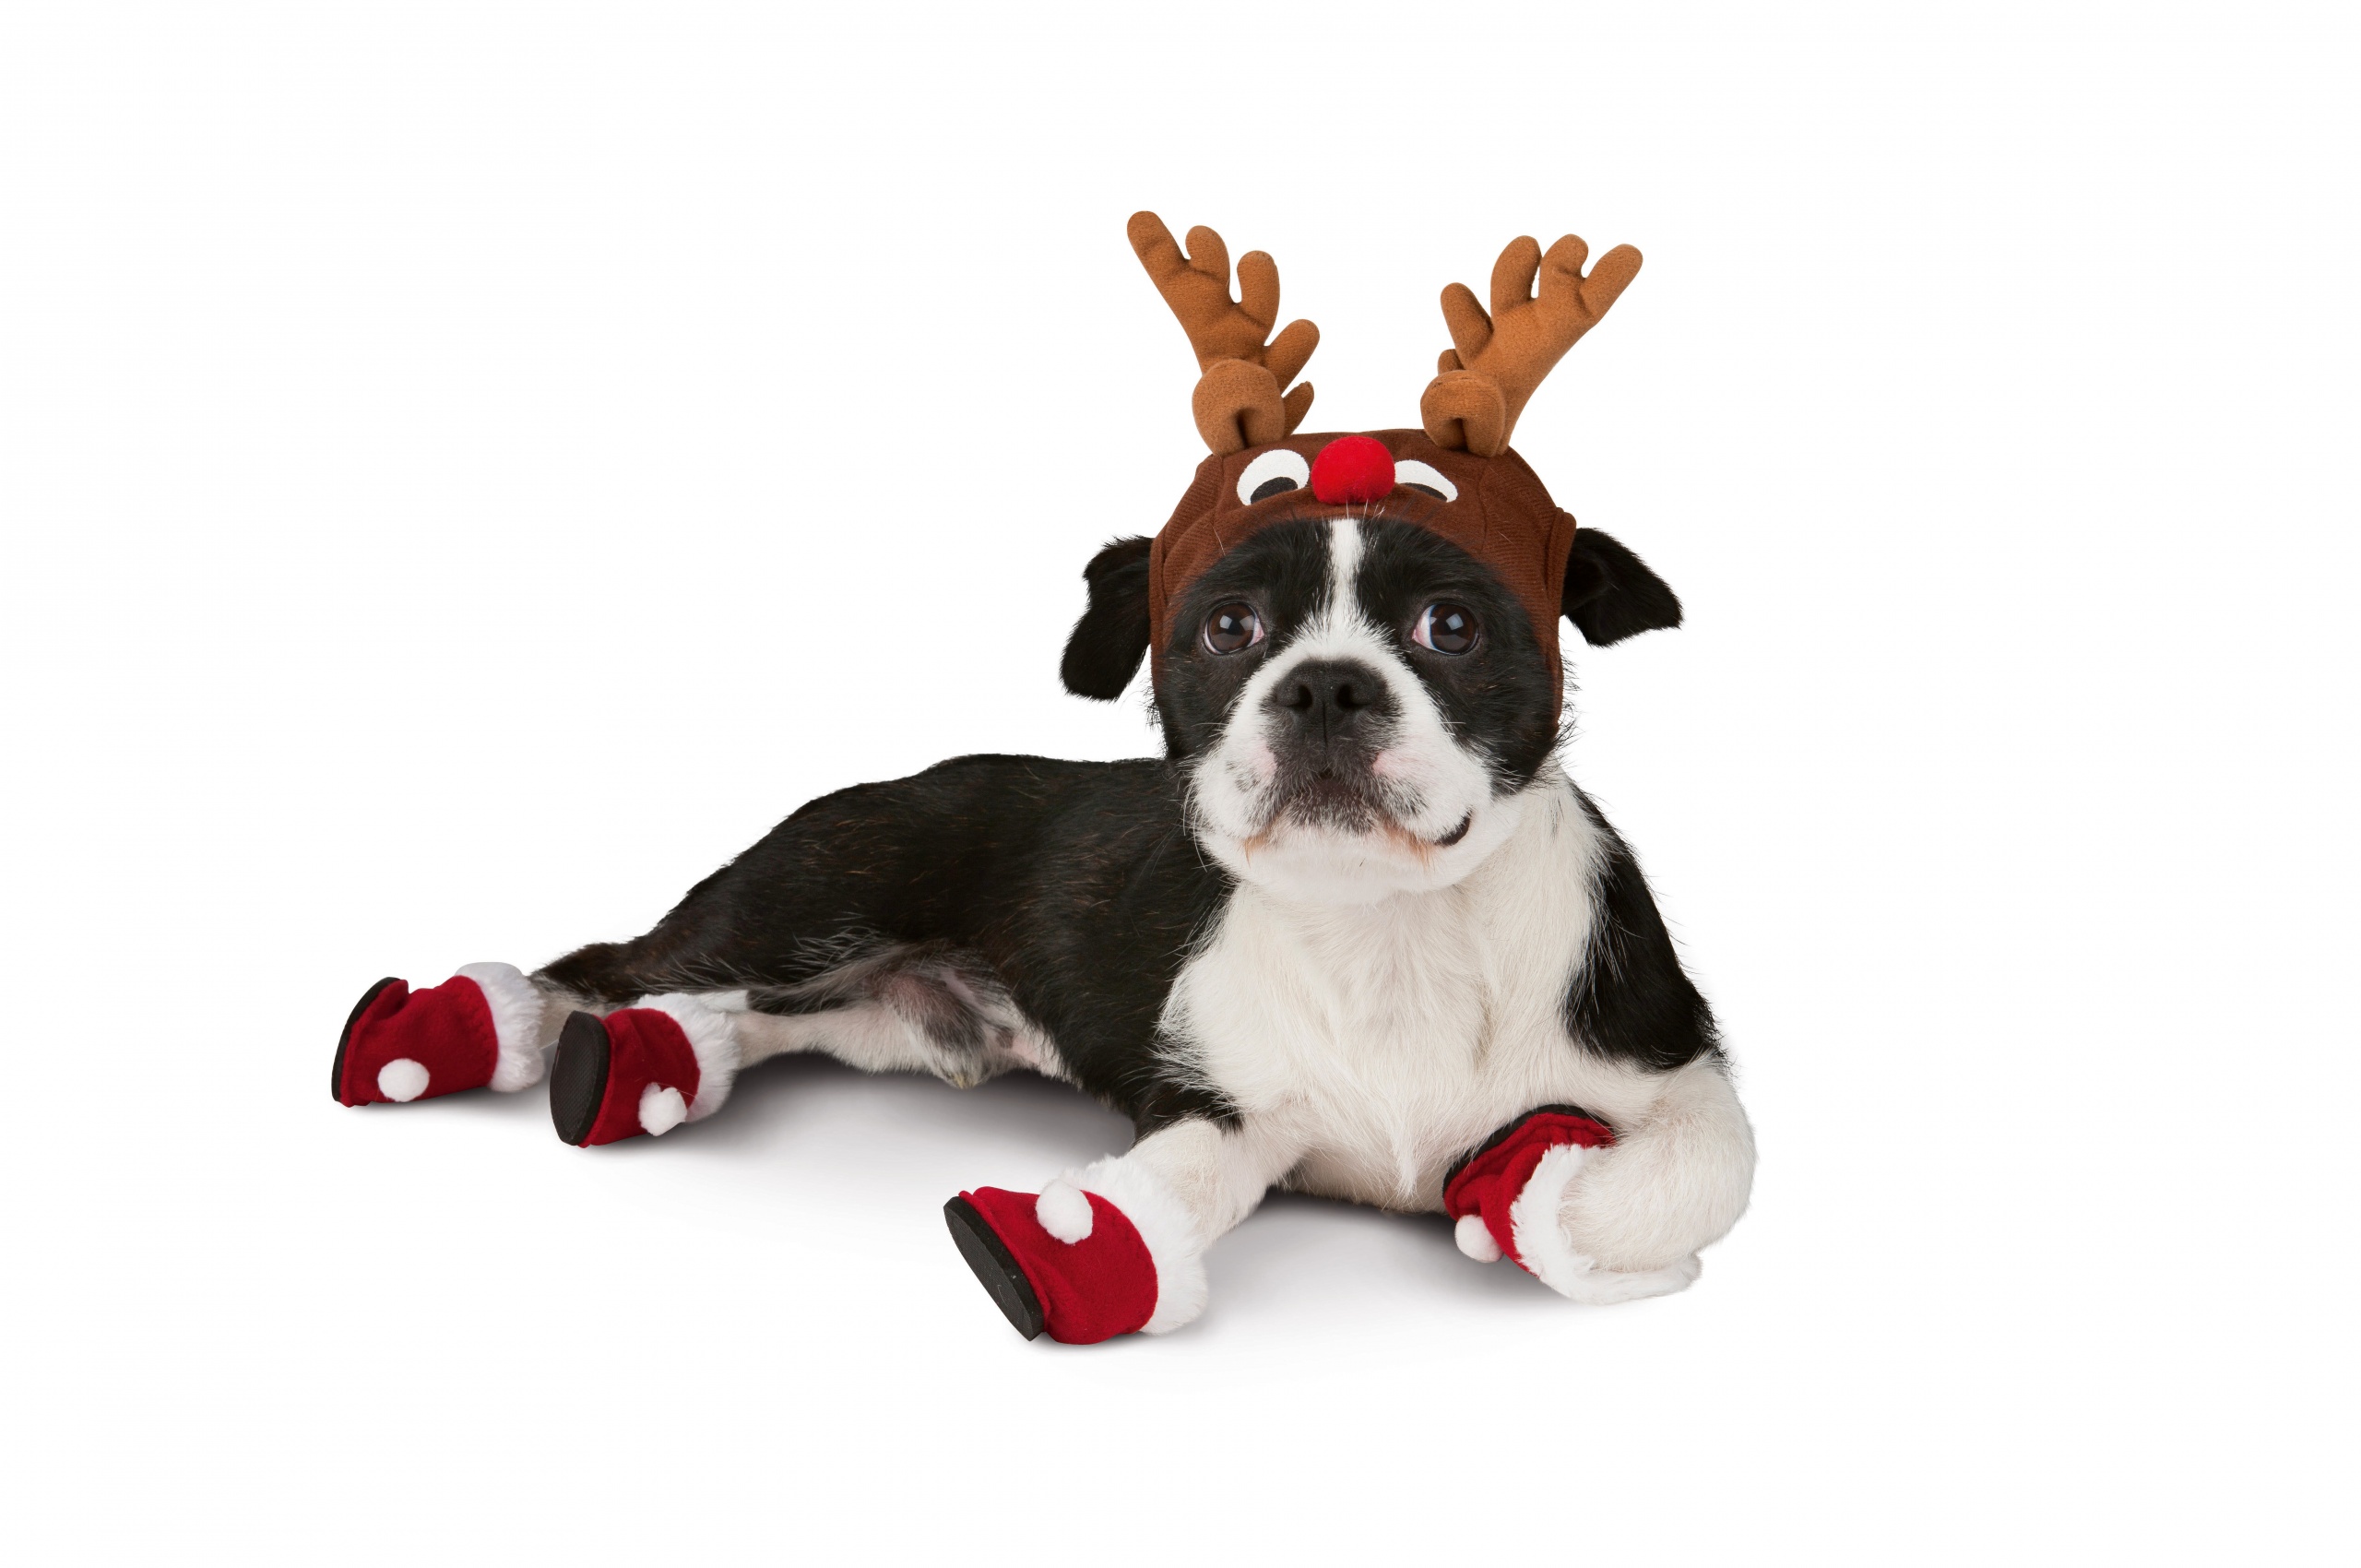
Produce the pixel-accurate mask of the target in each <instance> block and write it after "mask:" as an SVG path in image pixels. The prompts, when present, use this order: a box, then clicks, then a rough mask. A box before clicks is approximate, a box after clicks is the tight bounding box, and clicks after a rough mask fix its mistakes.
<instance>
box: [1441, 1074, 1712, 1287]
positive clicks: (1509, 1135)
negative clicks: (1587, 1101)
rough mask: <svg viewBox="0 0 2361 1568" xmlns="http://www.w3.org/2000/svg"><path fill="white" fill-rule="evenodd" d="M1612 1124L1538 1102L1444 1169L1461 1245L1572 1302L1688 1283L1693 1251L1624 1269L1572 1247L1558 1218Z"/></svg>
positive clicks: (1607, 1141)
mask: <svg viewBox="0 0 2361 1568" xmlns="http://www.w3.org/2000/svg"><path fill="white" fill-rule="evenodd" d="M1614 1142H1615V1133H1614V1130H1613V1129H1612V1128H1610V1127H1609V1126H1608V1124H1607V1123H1605V1122H1604V1121H1601V1120H1600V1119H1599V1118H1598V1117H1596V1116H1593V1115H1592V1114H1591V1113H1590V1112H1589V1111H1581V1110H1577V1109H1576V1108H1574V1107H1573V1106H1571V1105H1546V1106H1543V1107H1542V1108H1541V1109H1540V1110H1538V1111H1527V1112H1526V1113H1525V1115H1523V1116H1521V1117H1519V1118H1518V1119H1517V1120H1515V1121H1514V1122H1512V1123H1509V1124H1508V1125H1507V1126H1505V1127H1503V1128H1501V1130H1500V1131H1499V1132H1497V1133H1495V1134H1492V1135H1491V1137H1489V1139H1487V1140H1486V1141H1485V1143H1484V1146H1482V1147H1481V1148H1478V1149H1477V1151H1476V1152H1475V1153H1474V1154H1471V1155H1469V1156H1468V1157H1467V1158H1465V1159H1464V1160H1462V1161H1460V1163H1459V1164H1458V1165H1457V1166H1456V1167H1455V1168H1454V1169H1453V1170H1452V1172H1451V1175H1450V1176H1449V1177H1448V1178H1447V1179H1446V1180H1445V1181H1444V1182H1443V1188H1442V1207H1443V1212H1444V1213H1445V1214H1448V1215H1450V1216H1451V1217H1452V1218H1453V1219H1454V1220H1455V1221H1457V1222H1458V1224H1457V1229H1456V1230H1455V1231H1454V1233H1453V1234H1454V1236H1455V1237H1456V1239H1457V1241H1458V1242H1459V1250H1460V1251H1461V1252H1463V1253H1466V1254H1467V1255H1468V1256H1469V1257H1471V1258H1474V1259H1475V1260H1476V1261H1477V1262H1478V1263H1495V1262H1497V1261H1499V1260H1500V1259H1501V1258H1503V1257H1505V1258H1508V1259H1510V1260H1511V1261H1512V1262H1513V1263H1514V1264H1515V1265H1517V1266H1518V1267H1519V1268H1521V1269H1524V1270H1525V1272H1526V1273H1527V1274H1530V1275H1532V1276H1533V1277H1535V1278H1536V1279H1538V1280H1540V1281H1541V1283H1543V1284H1544V1285H1547V1286H1548V1287H1549V1289H1552V1290H1555V1291H1557V1292H1558V1294H1560V1296H1564V1297H1566V1298H1567V1299H1569V1300H1570V1301H1585V1302H1589V1303H1592V1304H1594V1305H1597V1306H1607V1305H1609V1304H1611V1303H1613V1302H1617V1301H1639V1300H1642V1299H1643V1298H1644V1297H1648V1296H1665V1295H1669V1294H1671V1293H1672V1292H1673V1291H1675V1290H1682V1289H1687V1288H1688V1287H1689V1286H1690V1285H1691V1283H1693V1282H1694V1281H1695V1280H1696V1278H1697V1270H1698V1265H1697V1255H1696V1254H1695V1253H1691V1254H1690V1255H1689V1256H1687V1257H1685V1258H1683V1259H1681V1260H1680V1261H1679V1262H1678V1263H1675V1264H1673V1265H1670V1266H1668V1267H1665V1268H1658V1269H1649V1270H1646V1271H1644V1272H1634V1273H1625V1272H1621V1271H1619V1270H1614V1269H1605V1268H1601V1267H1599V1266H1598V1264H1597V1262H1596V1259H1593V1258H1588V1257H1584V1255H1583V1254H1582V1253H1578V1252H1576V1251H1574V1248H1573V1243H1572V1241H1571V1240H1570V1239H1569V1238H1568V1236H1567V1234H1566V1228H1565V1223H1564V1221H1563V1219H1562V1218H1561V1217H1560V1210H1561V1209H1562V1208H1563V1206H1564V1204H1565V1199H1566V1192H1567V1189H1568V1188H1570V1187H1572V1185H1573V1182H1574V1177H1575V1176H1576V1175H1577V1174H1579V1173H1580V1172H1581V1170H1582V1169H1583V1166H1584V1163H1585V1162H1586V1161H1588V1160H1589V1158H1591V1156H1592V1154H1593V1153H1594V1152H1595V1151H1596V1150H1598V1149H1602V1148H1606V1147H1608V1146H1610V1145H1612V1144H1613V1143H1614Z"/></svg>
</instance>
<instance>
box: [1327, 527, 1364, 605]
mask: <svg viewBox="0 0 2361 1568" xmlns="http://www.w3.org/2000/svg"><path fill="white" fill-rule="evenodd" d="M1360 570H1361V526H1360V524H1359V523H1358V522H1355V521H1354V520H1353V519H1352V518H1350V517H1338V518H1337V519H1336V520H1335V522H1333V523H1330V524H1329V525H1328V620H1329V621H1330V622H1331V623H1332V624H1339V625H1344V624H1366V621H1365V618H1364V617H1363V616H1362V614H1361V596H1360V590H1359V589H1358V588H1357V587H1355V586H1354V582H1353V579H1354V578H1355V577H1358V576H1360Z"/></svg>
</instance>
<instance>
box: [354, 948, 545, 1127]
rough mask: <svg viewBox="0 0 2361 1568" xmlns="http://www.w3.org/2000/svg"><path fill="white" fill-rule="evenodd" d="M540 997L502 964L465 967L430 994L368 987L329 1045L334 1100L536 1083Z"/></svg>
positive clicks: (399, 1099)
mask: <svg viewBox="0 0 2361 1568" xmlns="http://www.w3.org/2000/svg"><path fill="white" fill-rule="evenodd" d="M541 1005H542V1001H541V993H540V992H539V991H538V990H536V989H535V988H534V986H533V982H532V981H530V980H527V979H526V978H525V977H524V975H523V973H522V972H520V971H519V970H518V969H517V968H516V967H515V966H513V965H509V964H469V966H468V967H467V968H463V969H461V970H460V971H459V972H458V973H457V974H456V975H454V976H452V977H451V978H450V979H449V980H445V981H444V982H443V983H442V984H441V985H438V986H436V987H434V988H433V990H431V991H412V990H410V988H409V985H408V984H406V983H405V982H403V981H401V980H379V981H378V982H377V983H376V984H375V985H373V986H371V987H370V988H369V990H368V992H366V993H365V994H364V995H362V998H361V1000H360V1002H359V1003H358V1004H355V1005H354V1007H353V1009H352V1016H350V1017H349V1018H347V1019H346V1020H345V1022H344V1033H343V1035H342V1036H341V1037H339V1038H338V1040H337V1042H336V1065H335V1067H334V1068H333V1069H332V1070H331V1073H330V1076H329V1082H328V1089H329V1092H330V1093H332V1094H333V1095H335V1096H336V1099H337V1103H338V1104H339V1105H374V1104H380V1103H383V1102H385V1101H388V1100H391V1101H394V1102H396V1103H407V1102H409V1101H410V1100H413V1099H433V1098H434V1097H435V1096H437V1095H445V1094H457V1092H458V1091H459V1090H461V1089H480V1088H483V1087H487V1086H488V1087H492V1088H495V1089H501V1090H506V1091H514V1090H516V1089H522V1088H530V1087H532V1086H533V1085H535V1084H538V1083H540V1081H541V1052H540V1022H541Z"/></svg>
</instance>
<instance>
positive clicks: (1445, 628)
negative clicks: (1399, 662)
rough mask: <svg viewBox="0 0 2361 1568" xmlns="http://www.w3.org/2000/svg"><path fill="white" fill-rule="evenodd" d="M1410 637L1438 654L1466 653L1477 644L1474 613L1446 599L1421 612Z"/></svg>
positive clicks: (1462, 605) (1420, 645) (1419, 644)
mask: <svg viewBox="0 0 2361 1568" xmlns="http://www.w3.org/2000/svg"><path fill="white" fill-rule="evenodd" d="M1410 640H1411V641H1413V642H1415V643H1417V644H1418V646H1419V647H1430V648H1432V649H1434V650H1435V651H1436V652H1437V653H1465V652H1466V651H1467V650H1468V649H1469V648H1472V647H1475V646H1476V612H1474V611H1473V610H1470V609H1468V608H1467V606H1465V605H1464V604H1453V603H1452V602H1451V601H1450V600H1443V601H1442V603H1440V604H1430V605H1428V606H1427V608H1426V609H1425V610H1424V611H1423V612H1420V614H1419V616H1418V625H1417V626H1415V627H1413V628H1412V629H1411V632H1410Z"/></svg>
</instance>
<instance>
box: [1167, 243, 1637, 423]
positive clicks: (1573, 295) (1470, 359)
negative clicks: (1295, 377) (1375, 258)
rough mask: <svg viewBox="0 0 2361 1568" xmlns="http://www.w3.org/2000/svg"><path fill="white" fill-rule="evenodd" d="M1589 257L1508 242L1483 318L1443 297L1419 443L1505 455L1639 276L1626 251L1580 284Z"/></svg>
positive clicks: (1463, 301)
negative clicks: (1533, 402) (1527, 417)
mask: <svg viewBox="0 0 2361 1568" xmlns="http://www.w3.org/2000/svg"><path fill="white" fill-rule="evenodd" d="M1134 221H1136V220H1134ZM1589 255H1590V247H1589V246H1588V245H1586V244H1583V242H1582V241H1581V240H1580V239H1579V238H1577V237H1576V236H1574V235H1572V234H1568V235H1566V236H1565V237H1564V238H1563V239H1561V240H1560V241H1559V242H1558V243H1557V244H1554V245H1551V246H1550V247H1549V254H1548V255H1542V254H1541V245H1540V244H1539V242H1537V241H1536V240H1534V239H1533V238H1532V237H1531V236H1529V235H1520V236H1519V237H1518V238H1516V239H1513V240H1511V241H1510V242H1509V244H1508V248H1507V249H1506V250H1503V251H1502V252H1501V259H1500V260H1498V261H1496V262H1494V263H1493V264H1492V313H1491V314H1490V315H1485V314H1484V307H1483V306H1482V305H1479V304H1477V303H1476V294H1475V291H1473V290H1471V289H1469V288H1468V287H1467V286H1466V285H1465V284H1463V283H1453V284H1452V285H1450V286H1449V287H1448V288H1446V289H1444V290H1443V291H1442V319H1443V324H1444V325H1445V326H1447V327H1450V328H1451V340H1452V343H1453V347H1452V348H1449V349H1445V350H1443V351H1442V361H1441V362H1440V363H1438V364H1437V366H1436V368H1437V369H1438V370H1439V371H1441V372H1442V374H1440V375H1437V376H1436V377H1435V378H1434V380H1432V381H1431V382H1429V383H1428V384H1427V390H1426V393H1425V395H1424V396H1423V397H1421V398H1419V399H1418V417H1419V421H1420V422H1422V423H1423V424H1425V426H1426V427H1427V436H1428V439H1430V440H1431V441H1432V442H1433V443H1434V444H1435V445H1438V446H1451V447H1465V449H1466V450H1468V451H1470V452H1473V453H1475V454H1476V455H1477V457H1499V456H1500V455H1501V453H1502V452H1505V451H1507V450H1508V446H1509V436H1510V434H1512V433H1513V432H1514V431H1515V429H1516V420H1517V416H1518V415H1519V414H1521V413H1523V412H1524V411H1525V400H1526V399H1527V398H1531V397H1532V396H1533V392H1534V388H1535V387H1536V386H1540V385H1541V378H1542V377H1543V376H1545V375H1548V374H1549V369H1550V367H1551V366H1552V365H1554V364H1556V363H1557V362H1559V361H1560V359H1562V358H1564V357H1565V352H1566V350H1568V349H1571V348H1572V347H1573V346H1574V342H1575V340H1576V339H1579V338H1581V337H1582V335H1583V334H1584V333H1585V332H1587V331H1589V330H1590V329H1591V328H1592V327H1596V326H1597V325H1598V322H1599V318H1600V317H1601V316H1603V315H1606V314H1607V311H1608V306H1610V305H1612V304H1614V303H1615V297H1616V296H1617V295H1618V294H1620V293H1621V292H1622V291H1623V290H1624V287H1625V286H1626V285H1627V284H1629V283H1630V282H1631V279H1633V278H1635V277H1637V276H1638V275H1639V271H1640V253H1639V252H1638V251H1636V250H1633V249H1632V248H1631V246H1630V245H1618V246H1616V247H1615V248H1614V249H1613V250H1611V251H1608V253H1607V254H1606V255H1603V256H1600V257H1599V258H1598V265H1597V266H1596V267H1592V268H1591V269H1590V276H1588V277H1587V278H1585V277H1584V276H1583V262H1584V259H1585V258H1587V257H1588V256H1589ZM1240 270H1241V271H1242V270H1243V268H1240ZM1536 271H1538V272H1539V273H1540V275H1541V288H1540V291H1539V292H1538V293H1536V292H1535V291H1534V287H1533V279H1534V274H1535V273H1536Z"/></svg>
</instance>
